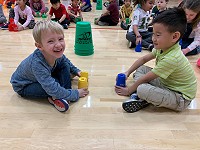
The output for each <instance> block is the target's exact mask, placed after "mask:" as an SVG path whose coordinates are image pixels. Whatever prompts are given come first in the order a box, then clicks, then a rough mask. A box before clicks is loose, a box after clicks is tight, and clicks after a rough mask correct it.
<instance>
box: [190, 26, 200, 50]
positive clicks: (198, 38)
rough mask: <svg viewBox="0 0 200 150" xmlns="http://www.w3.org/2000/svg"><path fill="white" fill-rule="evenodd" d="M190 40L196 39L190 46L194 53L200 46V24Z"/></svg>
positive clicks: (193, 31)
mask: <svg viewBox="0 0 200 150" xmlns="http://www.w3.org/2000/svg"><path fill="white" fill-rule="evenodd" d="M189 38H194V41H193V42H192V43H191V44H190V45H189V46H188V48H189V49H190V51H192V50H193V49H195V48H196V47H197V46H199V45H200V22H199V23H198V25H197V27H196V28H195V29H193V30H192V32H191V34H190V36H189Z"/></svg>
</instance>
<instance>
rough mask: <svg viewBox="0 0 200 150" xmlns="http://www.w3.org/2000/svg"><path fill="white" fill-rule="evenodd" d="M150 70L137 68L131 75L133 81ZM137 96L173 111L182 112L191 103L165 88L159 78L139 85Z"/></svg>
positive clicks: (148, 68) (142, 67) (145, 67)
mask: <svg viewBox="0 0 200 150" xmlns="http://www.w3.org/2000/svg"><path fill="white" fill-rule="evenodd" d="M151 69H152V68H150V67H147V66H141V67H139V68H138V69H137V70H136V72H135V73H134V75H133V78H134V80H135V81H137V80H138V79H139V78H140V77H142V76H144V75H145V74H147V73H148V72H149V71H151ZM137 94H138V97H139V98H140V99H142V100H146V101H147V102H149V103H151V104H153V105H155V106H157V107H165V108H169V109H172V110H175V111H183V110H184V109H186V108H187V107H188V105H189V104H190V102H191V101H189V100H186V99H185V98H183V96H182V94H180V93H177V92H175V91H172V90H170V89H168V88H165V87H164V86H163V85H162V83H161V82H160V80H159V78H157V79H154V80H152V81H150V82H149V83H144V84H141V85H139V86H138V88H137Z"/></svg>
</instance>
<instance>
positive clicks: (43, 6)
mask: <svg viewBox="0 0 200 150" xmlns="http://www.w3.org/2000/svg"><path fill="white" fill-rule="evenodd" d="M40 2H41V6H42V9H41V10H40V13H41V14H43V13H45V11H46V7H45V4H44V2H43V0H41V1H40Z"/></svg>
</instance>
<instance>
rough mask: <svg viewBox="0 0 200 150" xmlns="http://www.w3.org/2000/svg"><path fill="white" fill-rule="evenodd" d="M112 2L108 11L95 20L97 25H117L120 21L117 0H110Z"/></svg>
mask: <svg viewBox="0 0 200 150" xmlns="http://www.w3.org/2000/svg"><path fill="white" fill-rule="evenodd" d="M109 2H110V4H109V6H108V7H107V8H106V9H107V11H106V12H105V13H103V14H102V15H101V17H100V18H97V19H96V20H95V24H96V25H100V26H116V25H117V24H118V23H119V10H118V6H117V3H116V1H115V0H109Z"/></svg>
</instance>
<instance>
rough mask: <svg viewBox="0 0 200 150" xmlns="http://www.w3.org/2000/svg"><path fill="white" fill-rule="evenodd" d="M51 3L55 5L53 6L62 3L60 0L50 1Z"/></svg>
mask: <svg viewBox="0 0 200 150" xmlns="http://www.w3.org/2000/svg"><path fill="white" fill-rule="evenodd" d="M50 3H51V4H52V5H53V4H57V3H60V0H50Z"/></svg>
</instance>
